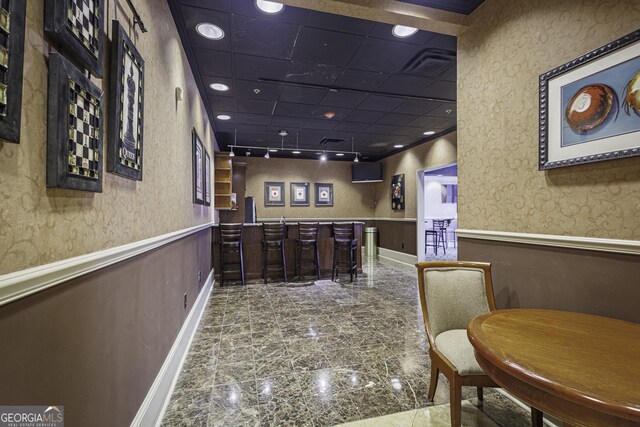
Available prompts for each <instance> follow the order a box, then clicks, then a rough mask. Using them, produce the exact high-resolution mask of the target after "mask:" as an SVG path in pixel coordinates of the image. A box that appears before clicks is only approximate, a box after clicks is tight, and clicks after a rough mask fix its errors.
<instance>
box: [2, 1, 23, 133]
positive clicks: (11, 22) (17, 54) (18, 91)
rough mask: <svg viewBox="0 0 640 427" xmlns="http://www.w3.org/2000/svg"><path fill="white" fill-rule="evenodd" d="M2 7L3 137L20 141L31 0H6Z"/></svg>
mask: <svg viewBox="0 0 640 427" xmlns="http://www.w3.org/2000/svg"><path fill="white" fill-rule="evenodd" d="M1 4H2V6H3V7H4V8H2V7H0V139H2V140H4V141H7V142H15V143H19V142H20V111H21V109H22V70H23V63H24V25H25V24H24V23H25V9H26V7H27V2H26V1H24V0H4V1H3V2H2V3H1Z"/></svg>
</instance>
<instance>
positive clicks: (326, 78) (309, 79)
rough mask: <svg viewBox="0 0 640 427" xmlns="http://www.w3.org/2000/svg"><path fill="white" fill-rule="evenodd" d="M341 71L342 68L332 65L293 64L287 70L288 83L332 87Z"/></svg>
mask: <svg viewBox="0 0 640 427" xmlns="http://www.w3.org/2000/svg"><path fill="white" fill-rule="evenodd" d="M340 70H341V68H340V67H333V66H331V65H323V64H303V63H300V62H291V63H290V65H289V69H288V70H287V81H290V82H298V83H310V84H317V85H332V84H333V82H335V80H336V78H337V77H338V75H339V74H340Z"/></svg>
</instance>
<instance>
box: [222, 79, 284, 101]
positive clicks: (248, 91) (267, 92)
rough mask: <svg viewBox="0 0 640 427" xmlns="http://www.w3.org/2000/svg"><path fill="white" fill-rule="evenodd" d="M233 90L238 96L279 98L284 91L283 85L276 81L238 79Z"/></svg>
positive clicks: (267, 98) (266, 98)
mask: <svg viewBox="0 0 640 427" xmlns="http://www.w3.org/2000/svg"><path fill="white" fill-rule="evenodd" d="M256 89H258V92H256ZM232 91H233V92H234V93H235V95H236V96H237V97H238V98H253V99H265V100H277V99H278V98H279V97H280V92H282V86H280V85H278V84H275V83H265V82H257V81H249V80H238V79H236V80H235V81H234V84H233V88H232Z"/></svg>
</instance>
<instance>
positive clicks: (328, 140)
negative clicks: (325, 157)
mask: <svg viewBox="0 0 640 427" xmlns="http://www.w3.org/2000/svg"><path fill="white" fill-rule="evenodd" d="M341 142H344V139H338V138H325V139H323V140H322V141H320V145H327V144H340V143H341Z"/></svg>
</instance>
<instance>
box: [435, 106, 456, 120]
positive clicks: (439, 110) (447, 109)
mask: <svg viewBox="0 0 640 427" xmlns="http://www.w3.org/2000/svg"><path fill="white" fill-rule="evenodd" d="M429 115H430V116H436V117H444V118H445V119H451V118H453V119H455V117H456V104H452V103H447V104H444V103H443V104H441V105H439V106H438V107H436V108H434V109H433V110H431V111H429Z"/></svg>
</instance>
